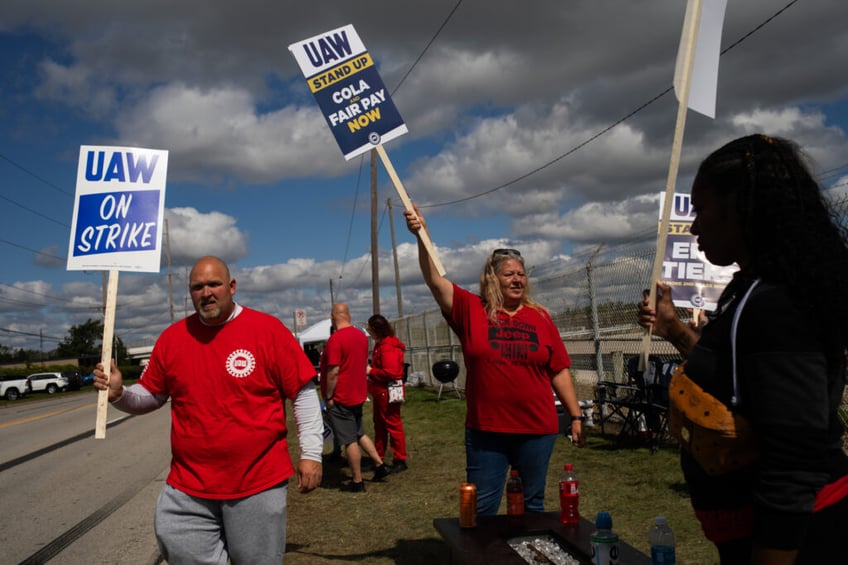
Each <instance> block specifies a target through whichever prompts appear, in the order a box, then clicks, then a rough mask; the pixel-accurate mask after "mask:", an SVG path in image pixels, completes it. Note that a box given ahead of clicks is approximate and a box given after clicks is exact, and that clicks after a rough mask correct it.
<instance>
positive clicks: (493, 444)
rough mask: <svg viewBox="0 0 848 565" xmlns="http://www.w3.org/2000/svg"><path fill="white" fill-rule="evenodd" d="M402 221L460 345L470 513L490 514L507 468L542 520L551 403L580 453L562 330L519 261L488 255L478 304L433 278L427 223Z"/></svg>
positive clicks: (554, 422) (514, 255)
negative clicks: (472, 487)
mask: <svg viewBox="0 0 848 565" xmlns="http://www.w3.org/2000/svg"><path fill="white" fill-rule="evenodd" d="M404 215H405V216H406V225H407V228H408V229H409V231H410V232H412V233H413V234H414V235H415V236H416V237H417V238H418V259H419V264H420V266H421V273H422V274H423V275H424V281H425V282H426V283H427V286H428V287H429V288H430V291H431V292H432V294H433V297H434V298H435V300H436V303H437V304H438V305H439V308H440V309H441V310H442V315H443V316H444V317H445V319H446V320H447V321H448V324H449V325H450V327H451V329H453V331H454V333H456V335H457V336H458V337H459V341H460V343H461V344H462V355H463V358H464V360H465V369H466V378H465V394H466V401H467V403H468V409H467V412H466V418H465V459H466V475H467V480H468V482H471V483H474V484H476V485H477V513H478V514H480V515H491V514H497V512H498V508H499V506H500V503H501V496H502V493H503V490H504V484H505V481H506V477H507V472H508V470H509V467H510V466H512V467H513V468H515V469H517V470H518V473H519V475H520V476H521V479H522V482H523V484H524V507H525V509H526V510H527V511H530V512H541V511H543V510H544V508H543V507H544V498H545V482H546V479H547V471H548V462H549V461H550V458H551V453H552V452H553V447H554V442H555V440H556V437H557V434H558V432H559V421H558V417H557V411H556V406H555V404H554V399H553V393H556V395H557V397H558V398H559V399H560V401H561V402H562V405H563V407H565V409H566V410H567V412H568V413H569V414H570V415H571V421H572V427H571V436H572V441H573V442H574V443H575V444H577V445H578V446H581V447H582V446H583V445H584V444H585V437H584V435H583V427H582V421H581V411H580V406H579V405H578V403H577V394H576V393H575V391H574V384H573V382H572V380H571V373H570V372H569V366H570V365H571V360H570V359H569V357H568V352H566V350H565V346H564V345H563V343H562V339H561V338H560V336H559V330H558V329H557V327H556V325H554V323H553V321H552V320H551V317H550V315H549V314H548V312H547V310H545V309H544V308H543V307H542V306H541V305H539V304H537V303H536V302H534V301H533V300H532V299H531V298H530V291H529V286H528V281H527V272H526V271H525V269H524V259H523V258H522V257H521V253H519V252H518V251H516V250H515V249H495V250H494V251H493V252H492V253H491V254H490V255H489V256H488V257H487V259H486V264H485V265H484V267H483V272H482V274H481V275H480V295H479V296H477V295H475V294H472V293H471V292H468V291H467V290H465V289H463V288H461V287H459V286H457V285H455V284H454V283H452V282H451V281H450V280H448V279H447V278H445V277H444V276H442V275H440V274H439V273H438V271H437V269H436V267H435V265H434V264H433V262H432V260H431V259H430V255H429V253H428V252H427V249H426V248H425V247H424V245H423V243H422V242H421V237H420V234H421V230H426V223H425V221H424V218H423V216H422V215H421V212H420V211H419V210H418V208H417V207H416V208H415V209H414V211H411V210H407V211H406V212H405V213H404ZM552 389H553V393H552Z"/></svg>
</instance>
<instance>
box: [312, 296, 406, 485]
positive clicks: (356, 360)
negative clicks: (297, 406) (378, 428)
mask: <svg viewBox="0 0 848 565" xmlns="http://www.w3.org/2000/svg"><path fill="white" fill-rule="evenodd" d="M330 319H331V320H332V324H333V328H335V331H334V332H333V335H331V336H330V339H329V340H328V341H327V345H326V346H325V347H324V351H323V353H322V354H321V394H322V395H323V397H324V400H325V402H326V406H327V416H328V418H329V421H330V427H332V428H333V433H334V434H335V436H336V438H338V440H339V443H340V444H341V445H344V446H345V452H346V453H347V460H348V464H349V465H350V472H351V474H352V475H353V476H352V478H351V482H350V483H347V484H345V485H342V490H344V491H348V492H365V483H364V482H362V452H361V451H360V447H361V448H362V449H364V450H365V453H366V454H367V455H368V456H369V457H370V458H371V459H372V460H373V461H374V464H375V465H377V468H376V470H375V471H374V479H373V480H375V481H378V480H380V479H382V478H384V477H385V476H386V475H388V474H389V468H388V467H387V466H386V465H385V464H384V463H383V459H382V458H381V457H380V456H379V455H378V454H377V449H376V448H375V447H374V442H373V441H371V438H370V437H368V436H367V435H365V431H364V430H363V428H362V405H363V404H365V399H366V398H367V396H368V379H367V376H366V374H365V371H366V369H367V367H368V338H367V337H366V336H365V333H364V332H363V331H362V330H360V329H358V328H355V327H354V326H353V325H351V323H350V309H349V308H348V306H347V304H345V303H343V302H339V303H337V304H334V305H333V310H332V312H331V313H330Z"/></svg>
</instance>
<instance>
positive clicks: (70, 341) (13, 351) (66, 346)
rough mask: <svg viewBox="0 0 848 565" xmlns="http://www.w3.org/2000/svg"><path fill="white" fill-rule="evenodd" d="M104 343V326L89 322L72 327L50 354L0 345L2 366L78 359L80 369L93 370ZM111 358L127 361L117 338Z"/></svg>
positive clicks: (94, 321)
mask: <svg viewBox="0 0 848 565" xmlns="http://www.w3.org/2000/svg"><path fill="white" fill-rule="evenodd" d="M102 341H103V322H101V321H100V320H92V319H91V318H89V319H88V320H87V321H85V322H83V323H82V324H78V325H76V326H71V328H70V329H69V330H68V335H67V336H65V338H64V339H63V340H62V341H61V342H60V343H59V344H58V345H57V346H56V349H53V350H51V351H38V350H35V349H23V348H14V347H9V346H8V345H3V344H0V363H40V362H42V361H49V360H54V359H77V360H78V361H79V363H80V365H81V366H84V367H88V366H91V367H93V366H94V365H95V364H97V363H99V362H100V350H101V348H102ZM112 355H113V356H114V357H115V358H116V359H117V361H118V363H119V364H120V363H124V362H126V360H127V359H128V356H127V348H126V346H125V345H124V342H123V341H121V338H120V337H115V342H114V343H113V344H112Z"/></svg>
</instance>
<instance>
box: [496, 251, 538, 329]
mask: <svg viewBox="0 0 848 565" xmlns="http://www.w3.org/2000/svg"><path fill="white" fill-rule="evenodd" d="M509 259H514V260H516V261H518V262H519V263H521V267H522V268H524V258H523V257H522V256H521V255H519V254H518V253H517V252H515V251H514V250H512V249H499V250H498V252H497V253H492V254H490V255H489V257H488V258H487V259H486V264H485V265H483V272H482V273H480V297H481V298H482V299H483V304H484V305H485V307H486V315H487V316H488V318H489V320H490V321H492V322H497V321H498V310H500V309H501V308H503V301H504V299H503V293H501V285H500V282H498V273H499V272H500V269H501V266H502V265H503V263H504V262H505V261H507V260H509ZM521 304H522V305H523V306H527V307H529V308H533V309H534V310H538V311H540V312H547V309H546V308H545V307H544V306H542V305H541V304H539V303H538V302H536V301H535V300H533V299H532V298H530V278H529V277H528V278H527V281H526V283H525V284H524V294H522V295H521Z"/></svg>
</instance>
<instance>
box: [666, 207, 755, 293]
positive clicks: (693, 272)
mask: <svg viewBox="0 0 848 565" xmlns="http://www.w3.org/2000/svg"><path fill="white" fill-rule="evenodd" d="M664 202H665V193H661V194H660V219H662V210H663V205H664ZM694 220H695V211H694V208H693V207H692V201H691V197H690V195H688V194H680V193H675V194H674V200H673V201H672V204H671V213H670V215H669V222H668V234H667V238H668V241H667V244H666V247H665V257H663V264H662V275H661V277H660V278H661V279H662V281H663V282H664V283H665V284H667V285H669V286H670V287H671V288H672V293H671V296H672V298H673V299H674V305H675V306H677V307H679V308H693V309H698V310H715V309H716V306H717V303H718V298H719V296H720V295H721V291H722V290H724V287H725V286H726V285H727V283H728V282H730V279H731V278H733V273H735V272H736V271H737V270H738V267H737V266H736V265H732V266H728V267H719V266H716V265H713V264H712V263H710V262H709V261H708V260H707V258H706V256H705V255H704V253H703V252H702V251H701V250H700V249H698V242H697V240H696V238H695V236H693V235H692V233H691V231H690V230H691V228H692V222H693V221H694ZM660 227H662V222H660Z"/></svg>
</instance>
